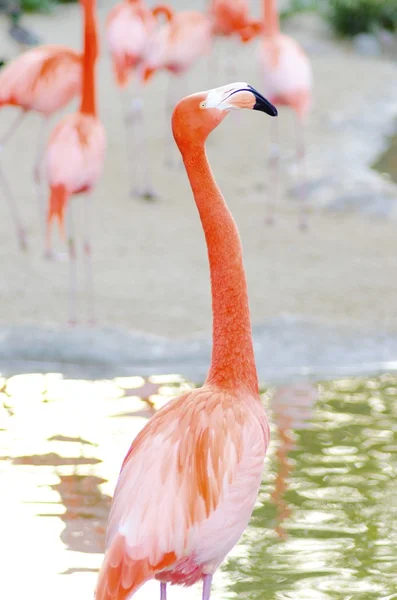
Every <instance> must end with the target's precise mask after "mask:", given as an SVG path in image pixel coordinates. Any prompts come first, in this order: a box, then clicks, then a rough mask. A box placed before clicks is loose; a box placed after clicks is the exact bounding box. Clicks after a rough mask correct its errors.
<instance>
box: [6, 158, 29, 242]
mask: <svg viewBox="0 0 397 600" xmlns="http://www.w3.org/2000/svg"><path fill="white" fill-rule="evenodd" d="M0 185H1V187H2V188H3V193H4V198H5V199H6V202H7V204H8V206H9V209H10V212H11V216H12V220H13V221H14V225H15V229H16V232H17V239H18V244H19V249H20V250H22V252H26V250H27V249H28V245H27V241H26V230H25V228H24V226H23V225H22V221H21V218H20V216H19V211H18V206H17V203H16V200H15V197H14V194H13V193H12V191H11V188H10V185H9V183H8V180H7V177H6V176H5V173H4V171H3V169H2V168H1V167H0Z"/></svg>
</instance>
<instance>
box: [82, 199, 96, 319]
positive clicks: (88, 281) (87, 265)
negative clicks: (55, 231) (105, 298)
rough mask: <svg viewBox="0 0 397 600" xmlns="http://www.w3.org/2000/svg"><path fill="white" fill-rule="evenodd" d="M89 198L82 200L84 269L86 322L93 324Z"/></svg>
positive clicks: (93, 305)
mask: <svg viewBox="0 0 397 600" xmlns="http://www.w3.org/2000/svg"><path fill="white" fill-rule="evenodd" d="M91 214H92V210H91V198H85V202H84V271H85V285H86V294H87V312H88V322H89V323H90V324H91V325H95V322H96V320H95V300H94V297H95V294H94V277H93V272H92V248H91V233H90V232H91Z"/></svg>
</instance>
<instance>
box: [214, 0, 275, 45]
mask: <svg viewBox="0 0 397 600" xmlns="http://www.w3.org/2000/svg"><path fill="white" fill-rule="evenodd" d="M209 12H210V15H212V17H213V19H214V35H219V36H224V37H229V36H234V35H238V36H239V37H240V39H241V41H242V42H249V41H250V40H251V39H253V38H254V37H255V36H256V35H259V33H260V32H261V31H262V28H263V25H262V22H261V21H256V20H253V19H251V18H250V14H249V3H248V0H212V2H211V4H210V8H209Z"/></svg>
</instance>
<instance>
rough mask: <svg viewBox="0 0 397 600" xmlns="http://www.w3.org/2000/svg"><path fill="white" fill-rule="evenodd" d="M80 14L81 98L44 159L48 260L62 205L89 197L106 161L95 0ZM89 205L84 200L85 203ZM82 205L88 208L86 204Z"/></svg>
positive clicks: (87, 248) (72, 256) (71, 248)
mask: <svg viewBox="0 0 397 600" xmlns="http://www.w3.org/2000/svg"><path fill="white" fill-rule="evenodd" d="M81 2H82V4H83V7H84V13H85V30H84V55H83V92H82V98H81V104H80V109H79V112H77V113H74V114H70V115H67V116H66V117H64V118H63V119H62V120H61V121H60V123H59V124H58V125H57V126H56V127H55V129H54V131H53V132H52V135H51V137H50V140H49V142H48V146H47V149H46V155H45V164H46V170H47V179H48V184H49V187H50V198H49V208H48V217H47V220H48V231H47V254H49V255H51V254H52V248H51V236H50V233H51V231H50V227H51V222H52V220H53V219H54V218H57V219H58V220H59V224H60V228H61V233H63V222H64V213H65V208H66V205H67V203H68V201H69V199H70V197H71V196H72V195H75V194H81V193H85V192H90V191H91V190H92V189H93V188H94V186H95V184H96V182H97V181H98V179H99V177H100V175H101V172H102V168H103V162H104V156H105V144H106V142H105V130H104V127H103V125H102V123H101V122H100V120H99V119H98V116H97V109H96V93H95V63H96V60H97V56H98V42H97V28H96V19H95V0H81ZM87 200H88V199H87ZM86 204H87V203H86ZM71 209H72V207H71V206H70V207H69V227H68V229H69V231H68V253H69V263H70V322H71V323H72V324H73V323H75V322H76V291H77V290H76V247H75V240H74V230H73V219H72V210H71ZM88 226H89V216H88V206H86V222H85V226H84V234H85V241H84V256H85V269H86V285H87V297H88V302H89V312H90V317H91V320H94V306H93V302H94V289H93V281H92V266H91V244H90V239H89V232H88Z"/></svg>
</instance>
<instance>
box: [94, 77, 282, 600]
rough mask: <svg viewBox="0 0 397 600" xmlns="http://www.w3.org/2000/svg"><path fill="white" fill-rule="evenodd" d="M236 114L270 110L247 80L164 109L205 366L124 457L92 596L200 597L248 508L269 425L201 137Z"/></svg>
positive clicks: (236, 266) (229, 237) (228, 224)
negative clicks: (179, 169)
mask: <svg viewBox="0 0 397 600" xmlns="http://www.w3.org/2000/svg"><path fill="white" fill-rule="evenodd" d="M240 108H249V109H256V110H261V111H263V112H266V113H267V114H270V115H273V116H275V115H276V114H277V111H276V109H275V108H274V107H273V106H272V105H271V104H270V103H269V102H268V101H267V100H266V99H265V98H263V96H261V95H260V94H259V93H258V92H256V91H255V90H254V89H253V88H252V87H250V86H248V85H247V84H246V83H235V84H231V85H228V86H224V87H221V88H217V89H213V90H210V91H207V92H203V93H199V94H194V95H192V96H189V97H187V98H184V99H183V100H181V101H180V102H179V103H178V105H177V106H176V108H175V110H174V113H173V117H172V128H173V133H174V137H175V140H176V143H177V145H178V147H179V149H180V152H181V154H182V158H183V161H184V164H185V167H186V171H187V175H188V177H189V180H190V184H191V187H192V191H193V195H194V198H195V201H196V204H197V208H198V211H199V214H200V218H201V222H202V226H203V229H204V233H205V237H206V241H207V247H208V256H209V263H210V272H211V287H212V307H213V351H212V360H211V367H210V370H209V374H208V376H207V379H206V381H205V383H204V385H203V387H201V388H199V389H195V390H193V391H190V392H188V393H185V394H183V395H182V396H180V397H178V398H176V399H174V400H172V401H171V402H169V403H168V404H166V405H165V406H164V407H163V408H162V409H161V410H159V411H158V413H156V414H155V415H154V416H153V417H152V418H151V419H150V421H149V422H148V423H147V424H146V425H145V427H144V428H143V429H142V431H141V432H140V433H139V434H138V436H137V437H136V438H135V440H134V441H133V443H132V445H131V447H130V450H129V452H128V454H127V456H126V457H125V459H124V462H123V466H122V469H121V473H120V475H119V480H118V483H117V487H116V491H115V494H114V498H113V504H112V508H111V512H110V516H109V522H108V531H107V543H106V545H107V550H106V554H105V558H104V562H103V564H102V568H101V571H100V574H99V581H98V585H97V589H96V600H125V599H126V598H127V597H128V598H129V597H131V596H133V595H134V593H135V592H136V591H137V590H138V588H140V587H141V586H142V585H143V584H144V583H145V582H146V581H148V580H149V579H153V578H155V579H157V580H158V581H160V588H161V592H160V594H161V600H166V594H167V589H166V587H167V583H173V584H179V585H185V586H190V585H193V584H194V583H195V582H196V581H199V580H203V596H202V597H203V600H209V598H210V592H211V580H212V576H213V574H214V572H215V571H216V569H217V568H218V566H219V565H220V563H221V562H222V561H223V559H224V558H225V556H226V555H227V553H228V552H229V551H230V550H231V549H232V548H233V546H234V545H235V544H236V543H237V541H238V539H239V538H240V536H241V534H242V532H243V531H244V529H245V527H246V526H247V523H248V520H249V518H250V516H251V512H252V509H253V507H254V504H255V500H256V497H257V493H258V489H259V485H260V481H261V472H262V468H263V460H264V457H265V453H266V449H267V446H268V443H269V427H268V423H267V418H266V415H265V412H264V409H263V406H262V403H261V401H260V397H259V392H258V378H257V373H256V366H255V358H254V350H253V345H252V336H251V321H250V314H249V305H248V295H247V284H246V278H245V273H244V266H243V260H242V251H241V242H240V238H239V235H238V231H237V227H236V225H235V223H234V220H233V217H232V215H231V214H230V212H229V210H228V208H227V206H226V203H225V201H224V199H223V197H222V194H221V192H220V190H219V188H218V187H217V185H216V182H215V180H214V177H213V175H212V172H211V168H210V166H209V163H208V159H207V156H206V151H205V141H206V139H207V137H208V135H209V134H210V133H211V131H212V130H213V129H215V127H217V126H218V125H219V124H220V123H221V121H223V119H224V118H225V116H226V115H227V113H228V112H229V111H230V110H233V109H240ZM225 291H226V293H225Z"/></svg>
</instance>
